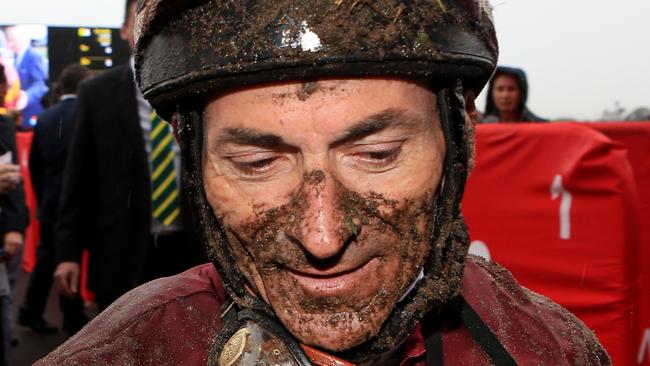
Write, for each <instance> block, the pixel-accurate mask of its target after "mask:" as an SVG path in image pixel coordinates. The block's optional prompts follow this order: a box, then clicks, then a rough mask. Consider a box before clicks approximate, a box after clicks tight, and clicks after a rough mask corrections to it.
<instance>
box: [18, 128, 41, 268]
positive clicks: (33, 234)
mask: <svg viewBox="0 0 650 366" xmlns="http://www.w3.org/2000/svg"><path fill="white" fill-rule="evenodd" d="M32 137H33V133H32V132H18V133H16V148H17V150H18V162H19V164H20V174H21V175H22V178H23V188H24V190H25V203H26V204H27V208H28V209H29V227H27V231H26V232H25V244H24V248H23V270H25V271H27V272H31V271H32V269H34V266H35V265H36V248H37V246H38V240H39V235H40V226H39V224H38V220H37V219H36V195H35V194H34V189H33V188H32V178H31V175H30V174H29V149H30V148H31V146H32Z"/></svg>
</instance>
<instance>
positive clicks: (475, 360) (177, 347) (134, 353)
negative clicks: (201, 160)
mask: <svg viewBox="0 0 650 366" xmlns="http://www.w3.org/2000/svg"><path fill="white" fill-rule="evenodd" d="M463 296H464V297H465V299H466V300H467V302H468V303H469V304H470V305H471V306H472V307H473V308H474V309H475V310H476V312H477V313H478V314H479V315H480V316H481V318H482V319H483V321H484V322H485V323H486V324H487V325H488V326H489V327H490V329H491V330H492V331H493V332H494V333H495V334H496V335H497V337H498V338H499V340H500V341H501V343H502V344H503V346H504V347H505V348H506V349H507V350H508V352H509V353H510V354H511V355H512V356H513V358H514V359H515V361H516V362H517V363H518V364H519V365H533V364H534V365H609V364H611V362H610V360H609V357H608V356H607V353H606V352H605V350H604V349H603V348H602V346H601V345H600V344H599V343H598V341H597V340H596V337H595V336H594V334H593V333H592V332H591V331H590V330H589V329H587V327H586V326H585V325H584V324H583V323H582V322H581V321H580V320H578V319H577V318H576V317H575V316H573V315H571V314H570V313H569V312H568V311H566V310H565V309H563V308H562V307H560V306H559V305H557V304H555V303H553V302H552V301H550V300H548V299H547V298H545V297H543V296H540V295H538V294H535V293H533V292H531V291H529V290H527V289H526V288H524V287H522V286H520V285H519V284H517V282H516V281H515V280H514V278H513V277H512V275H511V274H510V272H508V271H507V270H505V269H504V268H502V267H500V266H499V265H497V264H494V263H487V262H485V261H483V260H480V259H478V258H477V257H470V259H469V261H468V263H467V266H466V268H465V274H464V277H463ZM225 300H226V293H225V291H224V289H223V287H222V285H221V281H220V279H219V276H218V275H217V273H216V271H215V269H214V267H213V265H212V264H205V265H202V266H199V267H195V268H193V269H190V270H189V271H187V272H184V273H182V274H179V275H177V276H173V277H167V278H162V279H159V280H156V281H152V282H149V283H147V284H144V285H142V286H140V287H138V288H136V289H135V290H132V291H131V292H129V293H127V294H126V295H124V296H122V297H121V298H120V299H119V300H117V301H116V302H115V303H114V304H113V305H111V306H110V307H109V308H108V309H106V311H104V312H103V313H101V314H100V315H99V316H98V317H97V318H95V319H94V320H93V321H92V322H90V323H89V324H88V325H87V326H86V327H85V328H83V329H82V330H81V331H80V332H79V333H77V334H76V335H75V336H74V337H72V338H70V339H69V340H68V341H67V342H66V343H64V344H63V345H61V346H60V347H59V348H57V349H56V350H55V351H54V352H52V353H51V354H49V355H48V356H47V357H45V358H44V359H42V360H40V361H38V362H37V363H36V365H38V366H42V365H205V364H206V363H207V353H208V349H209V347H210V344H211V342H212V340H213V339H214V338H215V336H216V334H217V333H218V332H219V329H220V328H221V319H220V318H219V308H220V306H221V304H223V303H224V301H225ZM443 350H444V361H445V366H447V365H490V362H489V359H488V358H487V356H486V355H485V353H483V351H482V350H481V349H480V347H478V346H477V344H476V343H475V342H474V341H473V340H472V338H471V336H470V334H469V333H468V331H467V330H466V329H465V328H464V327H460V328H458V329H451V330H445V331H444V333H443ZM425 364H426V362H425V350H424V342H423V340H422V333H421V332H420V329H419V327H418V329H417V330H416V331H415V332H414V334H413V335H411V337H409V339H408V340H407V341H406V342H405V344H404V347H403V350H402V362H401V365H402V366H407V365H408V366H416V365H417V366H424V365H425Z"/></svg>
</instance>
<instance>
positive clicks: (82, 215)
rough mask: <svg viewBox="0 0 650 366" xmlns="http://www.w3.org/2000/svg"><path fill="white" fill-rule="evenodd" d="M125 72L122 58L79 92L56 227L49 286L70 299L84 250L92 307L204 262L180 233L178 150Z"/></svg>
mask: <svg viewBox="0 0 650 366" xmlns="http://www.w3.org/2000/svg"><path fill="white" fill-rule="evenodd" d="M125 5H126V7H125V18H124V24H123V26H122V29H121V36H122V38H123V39H124V40H125V41H127V43H128V44H129V46H130V47H131V49H133V47H134V46H135V45H134V40H133V26H134V23H135V9H136V1H135V0H128V1H126V4H125ZM133 65H134V59H133V57H131V60H130V62H129V63H126V64H123V65H119V66H116V67H115V68H113V69H111V70H109V71H107V72H105V73H103V74H101V75H99V76H97V77H94V78H91V79H88V80H87V81H86V82H84V83H83V84H82V85H81V87H80V89H79V99H78V100H77V105H76V108H75V125H74V129H73V132H72V136H71V138H70V146H69V150H68V151H69V153H68V159H67V161H66V166H65V170H64V173H63V186H62V192H61V204H60V211H59V220H58V222H57V226H56V229H55V240H56V246H57V248H56V255H57V262H58V265H57V268H56V270H55V274H54V277H55V281H56V282H57V283H58V284H59V287H60V288H61V289H62V291H63V292H64V293H65V294H68V295H76V294H78V293H79V276H80V265H79V263H80V262H81V255H82V251H83V249H84V248H87V249H88V251H89V254H90V260H89V263H88V287H89V288H90V290H92V291H93V292H94V293H95V300H96V302H97V306H98V308H99V309H100V310H103V309H105V308H106V307H108V306H109V305H110V304H111V303H112V302H113V301H114V300H116V299H117V298H118V297H120V296H121V295H123V294H124V293H126V292H127V291H129V290H131V289H133V288H135V287H136V286H138V285H139V284H141V283H143V282H146V281H150V280H153V279H155V278H159V277H164V276H170V275H174V274H177V273H180V272H183V271H184V270H186V269H189V268H191V267H192V266H194V265H197V264H199V263H204V262H206V261H207V258H206V257H205V254H204V253H203V248H202V246H201V244H200V242H198V241H193V240H192V239H191V237H190V236H189V234H188V231H187V230H186V228H185V226H184V223H185V222H188V221H186V220H185V219H184V218H183V216H184V213H186V212H187V211H186V210H184V209H183V207H184V206H183V205H182V202H179V201H181V200H179V199H178V198H179V197H182V196H181V195H180V192H179V191H180V188H181V187H180V180H179V179H178V178H179V177H180V174H179V173H178V172H179V171H180V150H179V148H178V146H177V145H176V143H175V141H174V139H173V137H172V136H171V132H170V131H169V129H165V125H164V124H161V123H160V119H159V118H157V116H156V114H155V113H153V110H152V108H151V106H150V105H149V103H148V102H147V101H146V100H145V99H144V97H142V94H140V91H139V90H138V89H137V88H136V84H135V80H134V70H133ZM154 126H158V127H160V128H155V127H154ZM154 136H155V138H154ZM163 136H164V137H163ZM154 142H157V143H159V144H158V145H156V146H154ZM155 163H160V164H158V165H156V164H155ZM161 180H162V181H163V184H162V185H158V183H160V181H161ZM175 198H176V199H175Z"/></svg>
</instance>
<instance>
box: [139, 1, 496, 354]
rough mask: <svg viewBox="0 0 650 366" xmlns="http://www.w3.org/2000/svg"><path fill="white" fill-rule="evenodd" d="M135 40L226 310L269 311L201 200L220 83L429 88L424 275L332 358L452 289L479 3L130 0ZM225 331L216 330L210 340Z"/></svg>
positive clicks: (388, 338)
mask: <svg viewBox="0 0 650 366" xmlns="http://www.w3.org/2000/svg"><path fill="white" fill-rule="evenodd" d="M135 38H136V54H135V60H136V78H137V82H138V84H139V86H140V89H141V90H142V92H143V94H144V96H145V98H146V99H148V100H149V101H150V103H151V104H152V106H153V107H154V108H155V109H156V110H157V111H158V112H159V113H160V114H161V115H162V116H163V117H167V118H169V117H171V116H172V115H174V116H175V118H174V120H176V123H177V127H178V131H179V136H180V144H181V152H182V157H183V164H184V165H183V182H184V185H185V191H186V192H188V194H189V196H190V197H189V198H190V201H191V202H190V204H191V206H192V212H193V214H194V215H195V220H194V221H195V223H196V224H198V225H200V227H199V228H198V230H199V231H200V232H201V234H202V236H203V240H204V243H205V245H206V247H207V249H208V251H209V254H210V256H211V259H212V260H213V262H214V263H215V267H216V268H217V270H218V272H219V274H220V276H221V278H222V281H223V284H224V287H225V288H226V291H227V292H228V294H229V296H230V298H231V299H232V300H233V301H234V303H235V304H236V305H237V306H238V307H240V308H246V309H255V310H256V311H260V312H265V313H268V314H270V315H272V314H273V310H272V309H271V308H270V306H268V305H267V304H266V303H264V302H263V301H262V300H260V299H258V298H256V297H254V296H251V295H250V294H249V293H248V292H247V291H246V289H245V282H244V279H243V275H242V274H241V272H240V271H239V270H238V268H236V266H234V265H233V263H234V261H233V258H232V253H231V252H230V249H229V247H228V244H227V239H226V235H225V231H224V229H223V227H222V226H221V224H220V222H219V220H218V219H217V218H216V217H215V215H214V213H213V212H212V210H211V209H210V206H209V205H208V202H207V199H206V195H205V191H204V188H203V183H202V175H201V174H202V173H201V156H202V154H201V150H202V147H203V146H202V140H203V131H202V111H203V108H204V106H205V103H206V101H207V100H208V99H207V98H208V97H209V96H211V95H213V94H214V93H215V92H218V91H219V90H227V89H229V88H235V87H236V88H240V87H242V86H253V85H259V84H264V83H273V82H279V81H295V80H314V79H318V78H325V77H366V76H389V77H404V78H409V79H418V80H424V81H430V82H431V83H432V85H433V86H434V88H435V90H436V93H437V96H438V98H437V99H438V111H439V113H440V121H441V125H442V129H443V133H444V135H445V141H446V155H445V160H444V168H443V169H444V171H443V183H442V185H441V188H440V189H439V196H438V198H439V200H438V206H437V208H436V216H435V223H434V225H433V228H432V230H431V231H432V234H431V235H432V237H431V239H430V241H431V255H430V258H428V259H427V262H426V264H425V267H424V278H423V279H421V280H420V281H419V282H417V285H416V286H415V288H414V290H412V291H411V292H410V293H409V294H408V296H407V297H406V298H405V299H403V300H402V301H400V302H399V303H398V304H396V306H395V308H394V309H393V311H392V313H391V314H390V315H389V317H388V319H387V320H386V321H385V323H384V324H383V325H382V328H381V329H380V331H379V334H377V335H375V336H374V337H373V338H371V339H370V340H369V341H367V342H366V343H364V344H361V345H359V346H356V347H355V348H354V349H351V350H348V351H346V353H345V355H344V356H345V357H346V358H347V359H350V360H356V361H359V360H364V359H366V358H367V357H368V356H369V355H372V354H377V353H381V352H385V351H388V350H391V349H394V348H395V347H397V346H398V345H399V344H400V343H401V342H402V341H403V339H404V338H405V337H406V336H408V335H409V334H410V333H411V332H412V331H413V329H414V327H415V326H416V325H417V323H418V322H419V321H420V319H422V317H423V316H424V315H425V314H426V313H428V312H429V311H431V310H432V309H435V308H436V307H440V306H441V305H442V304H445V303H446V302H448V301H449V300H450V299H451V298H452V297H454V296H455V295H457V294H458V292H459V291H460V290H459V289H460V280H461V278H462V272H463V268H464V265H465V257H466V255H467V247H468V245H469V239H468V235H467V230H466V227H465V224H464V222H463V219H462V215H461V213H460V200H461V197H462V194H463V190H464V187H465V181H466V178H467V174H468V170H469V167H468V166H469V160H470V158H469V156H470V151H471V148H472V129H471V126H468V125H467V124H466V118H465V117H466V116H465V112H464V110H465V104H464V93H465V92H467V91H468V90H469V91H472V92H473V93H474V95H478V93H479V91H480V90H481V89H482V88H483V86H484V85H485V83H486V82H487V81H488V79H489V78H490V77H491V75H492V73H493V72H494V68H495V66H496V62H497V54H498V49H497V48H498V47H497V41H496V36H495V32H494V26H493V22H492V17H491V9H490V6H489V4H488V0H401V1H400V0H384V1H375V0H244V1H233V0H209V1H208V0H138V3H137V17H136V25H135ZM443 289H444V290H443ZM232 329H236V328H230V327H224V330H222V334H221V335H220V337H221V339H222V340H223V339H227V337H228V336H229V335H228V332H232ZM215 344H216V345H217V347H219V344H223V342H221V343H220V341H219V340H217V342H216V343H215Z"/></svg>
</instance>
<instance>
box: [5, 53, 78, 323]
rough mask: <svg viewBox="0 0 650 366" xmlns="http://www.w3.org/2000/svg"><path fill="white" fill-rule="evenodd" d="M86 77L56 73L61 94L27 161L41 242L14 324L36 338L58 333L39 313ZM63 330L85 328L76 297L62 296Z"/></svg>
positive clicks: (74, 69) (74, 68)
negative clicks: (77, 104)
mask: <svg viewBox="0 0 650 366" xmlns="http://www.w3.org/2000/svg"><path fill="white" fill-rule="evenodd" d="M89 76H90V72H89V71H88V69H86V68H85V67H83V66H80V65H77V64H73V65H70V66H68V67H66V68H65V69H64V70H63V72H62V73H61V77H60V80H59V83H58V86H59V88H60V89H61V93H62V95H61V97H60V99H59V102H58V103H57V104H55V105H54V106H52V107H51V108H48V109H46V110H45V111H44V112H43V113H42V114H41V116H40V117H39V119H38V124H37V125H36V128H35V129H34V138H33V140H32V148H31V153H30V156H29V171H30V173H31V176H32V184H33V186H34V192H35V193H36V199H37V201H38V218H39V220H40V222H41V241H40V244H39V246H38V255H37V260H36V266H35V267H34V271H33V272H32V276H31V278H30V279H29V284H28V286H27V293H26V295H25V301H24V302H23V304H22V306H21V308H20V314H19V315H18V324H20V325H23V326H26V327H29V328H31V329H32V330H33V331H35V332H37V333H46V334H47V333H55V332H56V331H57V328H56V327H54V326H52V325H50V324H48V323H47V322H46V321H45V320H44V319H43V311H44V310H45V306H46V304H47V297H48V295H49V293H50V288H51V287H52V281H53V278H52V275H53V274H54V269H55V267H56V250H55V244H54V235H53V233H54V229H53V228H54V225H55V223H56V221H57V210H58V207H59V196H60V194H61V181H62V179H63V167H64V164H65V159H66V154H67V147H68V142H69V141H70V131H71V130H72V125H73V123H74V119H73V114H74V107H75V101H76V97H77V89H78V86H79V83H81V81H82V80H84V79H86V78H88V77H89ZM60 303H61V312H62V313H63V330H64V331H65V332H67V333H69V334H74V333H76V332H77V331H78V330H79V329H81V328H82V327H83V326H84V325H85V324H86V323H87V322H88V318H87V317H86V315H85V314H84V312H83V301H82V300H81V298H80V297H79V296H78V295H77V296H73V297H65V296H61V299H60Z"/></svg>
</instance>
